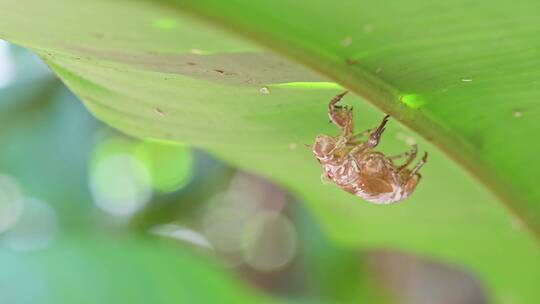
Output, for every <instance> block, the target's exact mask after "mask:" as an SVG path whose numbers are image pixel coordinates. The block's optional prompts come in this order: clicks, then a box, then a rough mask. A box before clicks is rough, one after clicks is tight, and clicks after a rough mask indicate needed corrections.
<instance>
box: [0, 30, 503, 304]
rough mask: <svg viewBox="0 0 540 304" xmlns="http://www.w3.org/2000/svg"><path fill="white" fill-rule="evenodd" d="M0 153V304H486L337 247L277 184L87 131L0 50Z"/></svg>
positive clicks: (49, 88) (31, 70)
mask: <svg viewBox="0 0 540 304" xmlns="http://www.w3.org/2000/svg"><path fill="white" fill-rule="evenodd" d="M0 144H1V146H2V149H0V303H2V304H3V303H255V302H257V303H258V302H272V303H280V302H285V303H419V304H422V303H488V298H489V296H488V295H487V294H486V291H485V290H484V288H483V283H482V282H481V281H479V280H478V279H477V278H476V276H475V274H474V273H472V272H470V271H469V270H468V269H465V268H464V267H462V266H460V265H446V264H443V263H440V262H437V261H434V260H430V259H425V258H422V257H418V256H414V255H411V254H407V253H403V252H398V251H395V250H392V248H381V249H376V250H375V249H371V250H369V251H356V250H351V249H346V248H341V247H340V246H338V245H337V244H335V243H333V242H332V241H329V239H328V238H327V237H326V236H325V235H324V233H323V232H322V231H321V229H320V227H319V225H318V223H317V222H316V221H315V220H314V219H313V218H312V215H311V214H310V213H309V212H308V210H307V209H305V208H304V206H303V205H302V204H301V203H300V202H299V201H298V199H297V198H295V197H294V196H292V195H290V194H288V193H287V192H286V191H284V190H283V189H281V188H280V187H278V186H276V185H273V184H272V183H270V182H268V181H266V180H264V179H262V178H259V177H256V176H253V175H250V174H248V173H245V172H242V171H238V170H235V169H233V168H231V167H229V166H227V165H225V164H223V163H221V162H220V161H218V160H216V159H214V158H212V157H210V156H209V155H207V154H205V153H203V152H201V151H198V150H196V149H191V148H190V147H187V146H184V145H179V144H171V143H166V142H157V141H142V140H138V139H133V138H130V137H127V136H125V135H123V134H121V133H119V132H118V131H115V130H113V129H111V128H110V127H108V126H106V125H104V124H102V123H100V122H97V121H96V120H95V119H94V118H92V117H91V116H90V115H89V114H88V112H87V111H86V109H84V107H83V106H82V104H81V103H80V102H79V101H78V100H77V98H76V97H75V96H74V95H73V94H72V93H70V92H69V91H68V90H67V89H66V88H65V87H64V86H63V84H62V83H61V82H60V81H59V80H58V79H57V78H56V77H55V76H54V75H53V74H52V73H51V72H50V71H49V70H48V68H47V67H46V66H45V65H44V64H43V63H42V62H41V61H40V60H39V59H38V57H36V56H35V55H33V54H31V53H30V52H28V51H26V50H24V49H22V48H19V47H16V46H13V45H9V44H8V43H6V42H2V41H0ZM508 303H512V302H508Z"/></svg>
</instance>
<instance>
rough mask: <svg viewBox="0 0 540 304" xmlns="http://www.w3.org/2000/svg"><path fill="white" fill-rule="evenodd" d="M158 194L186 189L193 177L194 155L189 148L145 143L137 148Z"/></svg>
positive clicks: (138, 156) (137, 153)
mask: <svg viewBox="0 0 540 304" xmlns="http://www.w3.org/2000/svg"><path fill="white" fill-rule="evenodd" d="M135 156H136V157H137V158H138V159H139V160H141V161H142V162H143V163H144V165H145V166H146V168H147V169H148V171H149V173H150V176H151V183H152V187H153V188H154V189H155V190H156V191H158V192H165V193H167V192H173V191H177V190H178V189H180V188H182V187H184V186H185V185H186V184H187V183H189V181H190V180H191V178H192V177H193V155H192V153H191V149H190V148H189V147H187V146H183V145H178V144H167V143H162V142H159V143H158V142H153V141H148V140H147V141H143V142H141V143H139V144H138V145H137V146H136V147H135Z"/></svg>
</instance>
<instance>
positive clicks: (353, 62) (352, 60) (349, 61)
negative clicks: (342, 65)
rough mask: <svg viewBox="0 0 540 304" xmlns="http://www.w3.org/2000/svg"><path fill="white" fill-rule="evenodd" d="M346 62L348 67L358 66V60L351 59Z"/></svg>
mask: <svg viewBox="0 0 540 304" xmlns="http://www.w3.org/2000/svg"><path fill="white" fill-rule="evenodd" d="M345 62H346V63H347V64H348V65H353V64H357V63H358V60H356V59H351V58H347V60H345Z"/></svg>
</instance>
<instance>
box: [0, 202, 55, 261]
mask: <svg viewBox="0 0 540 304" xmlns="http://www.w3.org/2000/svg"><path fill="white" fill-rule="evenodd" d="M23 206H24V208H23V212H22V214H21V216H20V218H19V220H18V221H17V223H15V224H14V225H13V226H11V227H10V229H9V230H8V231H6V232H5V233H4V234H3V235H2V243H3V244H4V245H5V246H6V247H8V248H9V249H11V250H14V251H30V250H39V249H44V248H46V247H48V246H49V245H50V243H51V242H52V241H53V240H54V239H55V237H56V235H57V232H58V220H57V216H56V212H55V211H54V210H53V208H52V207H51V206H49V205H48V204H47V203H45V202H44V201H41V200H39V199H35V198H28V197H27V198H24V199H23Z"/></svg>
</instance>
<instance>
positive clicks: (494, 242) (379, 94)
mask: <svg viewBox="0 0 540 304" xmlns="http://www.w3.org/2000/svg"><path fill="white" fill-rule="evenodd" d="M538 9H539V8H538V4H537V3H536V1H520V2H516V1H514V2H510V3H506V2H501V3H493V2H478V3H469V2H465V1H463V2H460V1H452V2H433V1H432V2H428V3H423V2H421V1H407V2H396V3H392V4H384V3H380V4H378V3H376V2H373V1H369V2H367V1H362V2H360V1H354V2H351V1H337V2H332V3H330V2H327V1H312V2H310V3H309V5H306V3H305V2H304V1H289V2H288V3H287V5H286V7H284V4H283V3H279V2H272V1H266V2H260V1H247V0H246V1H240V0H237V1H232V2H231V1H227V2H221V1H199V2H196V1H193V2H167V4H164V3H162V2H154V1H137V2H132V1H114V2H111V1H90V0H86V1H77V3H76V4H75V3H71V2H70V1H62V0H57V1H53V2H47V3H42V2H40V1H30V2H24V3H20V2H2V3H0V37H2V38H5V39H7V40H10V41H12V42H15V43H18V44H20V45H23V46H25V47H28V48H31V49H33V50H34V51H36V52H37V53H39V54H40V55H41V56H42V57H43V58H44V59H45V60H46V61H47V63H48V64H49V65H50V66H51V67H52V68H53V70H54V71H55V72H56V73H57V74H58V75H59V76H60V77H61V78H62V79H63V81H64V82H65V83H66V84H67V85H68V86H69V87H70V88H71V89H72V90H73V91H74V92H75V93H76V94H77V95H78V96H79V97H81V98H82V99H83V101H84V102H85V105H86V106H87V107H88V109H89V110H90V111H91V112H92V113H93V114H94V115H96V116H97V117H98V118H100V119H102V120H104V121H106V122H107V123H109V124H111V125H113V126H115V127H117V128H119V129H120V130H123V131H124V132H126V133H129V134H132V135H134V136H137V137H142V138H156V139H162V140H172V141H180V142H185V143H189V144H192V145H195V146H198V147H201V148H203V149H205V150H207V151H210V152H212V153H213V154H215V155H218V156H220V157H221V158H223V159H225V160H227V161H228V162H230V163H232V164H234V165H235V166H238V167H240V168H243V169H246V170H250V171H253V172H257V173H259V174H262V175H264V176H267V177H270V178H272V179H274V180H276V181H278V182H280V183H281V184H283V185H285V186H287V187H288V188H290V189H291V190H293V191H294V192H295V193H297V194H298V195H299V196H300V197H301V198H303V199H304V200H305V201H306V203H307V204H308V205H309V207H310V208H311V210H312V212H313V213H314V214H316V215H317V216H318V217H319V218H320V220H321V224H322V225H323V227H324V228H325V230H326V232H327V233H328V234H329V235H330V236H332V237H333V238H334V239H335V240H338V241H339V242H341V243H342V244H345V245H347V246H351V247H353V246H354V247H357V246H360V247H374V246H392V247H397V248H401V249H403V250H408V251H412V252H417V253H421V254H423V255H430V256H433V257H436V258H439V259H443V260H446V261H450V262H453V263H460V264H462V265H465V266H466V267H468V268H470V269H471V270H473V271H474V272H475V273H476V274H478V275H479V276H480V278H481V279H482V281H483V282H485V284H486V285H487V287H488V289H489V290H490V291H491V292H492V294H493V298H494V299H495V300H496V301H497V302H503V301H511V302H513V303H531V302H538V301H540V294H539V293H538V291H537V287H536V285H537V282H538V280H539V279H540V258H539V257H540V254H539V251H538V247H537V245H536V244H535V243H534V242H535V241H534V240H533V237H532V236H531V235H530V234H529V233H527V232H526V231H525V230H524V228H523V227H522V225H523V224H521V223H522V221H521V220H519V219H517V218H514V217H513V216H512V215H510V214H509V213H508V212H507V211H506V210H505V209H504V207H503V206H502V205H500V204H497V202H496V201H497V199H496V198H495V197H493V196H492V195H491V194H490V193H488V192H486V191H484V190H483V188H482V187H481V186H480V185H479V184H478V183H477V182H476V181H474V180H473V179H472V178H471V177H469V176H468V174H467V173H466V172H464V171H463V170H461V169H459V168H456V166H455V164H453V163H451V162H450V161H449V160H448V159H447V158H446V157H445V156H444V155H442V153H441V152H439V150H437V149H436V148H434V147H433V146H431V144H429V143H428V142H426V141H424V140H422V139H420V138H417V137H416V136H415V135H414V134H413V133H412V132H411V131H409V130H408V129H405V128H404V127H403V126H401V125H398V123H397V122H396V121H395V120H394V121H393V122H391V124H390V126H389V128H388V130H387V131H386V134H385V137H384V138H383V144H382V145H381V147H380V149H381V150H382V151H385V152H388V153H397V152H401V151H403V150H406V149H407V145H406V144H405V142H404V141H406V140H409V141H410V140H411V139H414V140H416V141H417V142H418V143H419V146H420V147H421V149H426V150H428V151H429V152H430V159H429V163H428V164H427V165H426V167H425V169H424V170H423V173H424V174H423V175H424V179H423V180H422V182H421V184H420V185H419V187H418V189H417V190H416V193H415V194H414V195H413V196H412V197H411V198H410V199H408V200H407V201H406V202H404V203H402V204H396V205H392V206H375V205H370V204H368V203H365V202H363V201H362V200H360V199H358V198H355V197H353V196H350V195H348V194H346V193H343V192H342V191H340V190H338V189H336V188H335V187H333V186H331V185H326V186H324V185H322V184H321V182H320V180H319V175H320V168H319V166H318V164H317V162H316V161H315V160H314V159H313V158H312V156H311V153H310V151H309V149H307V148H305V147H304V144H308V143H311V142H312V140H313V137H314V136H315V135H316V134H318V133H326V134H335V133H336V129H335V128H334V127H333V126H331V125H328V124H327V119H326V114H325V110H326V104H327V102H328V101H329V99H330V98H331V97H332V96H334V95H335V94H337V93H338V92H340V91H342V90H343V89H342V88H341V87H340V86H339V85H337V84H335V83H334V82H333V81H331V80H328V79H327V78H325V77H322V76H320V75H318V74H314V73H313V72H310V70H307V69H306V68H304V67H301V66H299V65H297V64H295V63H293V62H291V61H289V60H287V59H284V58H283V57H280V56H278V55H275V54H272V53H270V52H269V51H268V50H265V49H262V48H261V47H259V46H257V45H254V44H251V43H248V42H246V41H245V40H243V39H241V38H238V37H237V36H232V34H228V33H227V32H225V31H224V30H222V29H221V28H220V27H213V26H211V25H210V24H207V23H204V22H202V21H199V20H197V19H193V17H190V16H191V15H197V16H201V17H203V18H204V19H205V20H209V21H212V22H213V23H214V24H219V25H221V26H225V27H226V28H228V29H233V30H235V31H237V32H239V33H240V34H242V35H244V36H245V37H249V38H251V39H252V40H256V41H257V42H260V43H262V44H264V45H266V46H267V47H270V48H272V49H274V50H276V51H278V52H281V53H283V54H285V55H287V56H288V57H289V58H293V59H295V60H296V61H299V62H301V63H303V64H305V65H307V66H310V67H311V68H312V69H314V70H317V71H319V72H320V73H321V74H324V75H326V77H330V78H331V79H333V80H335V81H336V82H338V83H340V84H342V85H344V86H346V87H347V88H348V89H351V90H353V91H354V92H355V93H357V94H358V95H359V96H361V98H360V97H358V96H352V95H349V96H347V98H346V99H345V102H346V103H348V104H351V105H354V107H355V108H354V109H355V116H356V118H357V123H356V126H357V128H361V129H367V128H370V127H373V126H374V125H376V123H377V122H378V121H379V120H380V118H381V117H382V113H381V112H379V111H378V110H376V109H374V108H373V107H372V106H370V105H369V104H368V103H366V102H365V101H369V102H371V103H372V104H375V105H376V106H377V107H379V108H380V109H382V110H384V111H385V112H388V113H390V114H392V116H393V117H394V118H395V119H396V120H399V121H400V122H402V123H403V124H404V125H406V126H408V127H410V128H411V129H413V130H415V131H416V132H418V134H421V135H422V136H423V137H424V138H426V139H428V140H429V141H430V142H431V143H433V144H435V145H436V146H438V147H439V148H441V150H442V151H444V152H446V153H447V154H449V155H450V156H451V157H452V158H454V159H455V160H456V161H458V162H459V163H461V164H462V165H464V166H465V167H466V168H467V169H469V171H470V173H472V174H474V175H475V176H476V177H478V178H479V179H480V180H481V181H482V182H483V183H484V184H485V185H486V186H487V187H488V188H490V189H491V190H493V191H494V192H495V193H496V194H497V195H498V196H499V197H501V198H503V199H504V200H505V201H506V202H507V206H508V207H510V208H511V209H512V210H514V211H516V213H517V214H519V215H520V217H521V219H523V220H524V222H525V223H526V224H528V225H529V227H530V228H531V230H532V231H535V232H538V231H540V205H539V204H538V203H537V202H538V199H539V198H540V191H539V190H538V187H537V181H538V180H539V178H540V176H539V175H540V173H539V172H540V170H539V169H540V162H538V161H536V159H535V156H536V153H535V151H536V150H538V148H539V145H540V144H539V143H538V141H535V140H534V138H535V135H536V134H535V126H536V119H535V117H537V115H538V111H537V109H536V107H535V105H537V104H538V100H539V99H538V97H539V96H538V95H539V92H540V91H539V90H538V89H537V87H538V80H537V79H538V78H539V76H540V75H538V74H540V69H538V66H539V65H540V61H539V60H538V56H537V53H536V50H537V49H538V47H539V46H540V38H538V35H536V29H537V28H538V26H539V25H540V24H539V23H540V21H538V18H537V16H536V15H537V14H536V12H538ZM36 11H37V12H39V14H38V15H36V14H35V12H36ZM509 12H511V13H509ZM188 15H190V16H188Z"/></svg>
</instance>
